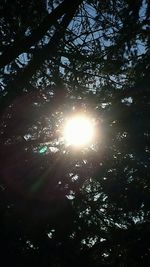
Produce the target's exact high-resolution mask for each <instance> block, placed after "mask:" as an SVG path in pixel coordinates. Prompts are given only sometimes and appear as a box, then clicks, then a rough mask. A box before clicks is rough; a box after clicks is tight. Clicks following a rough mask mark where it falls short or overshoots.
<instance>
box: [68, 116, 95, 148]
mask: <svg viewBox="0 0 150 267" xmlns="http://www.w3.org/2000/svg"><path fill="white" fill-rule="evenodd" d="M93 137H94V125H93V122H92V119H90V118H88V117H86V116H85V115H81V114H80V115H74V116H72V117H70V118H69V119H68V120H67V122H66V124H65V127H64V140H65V143H66V144H67V145H71V146H74V147H85V146H88V145H90V144H91V143H92V140H93Z"/></svg>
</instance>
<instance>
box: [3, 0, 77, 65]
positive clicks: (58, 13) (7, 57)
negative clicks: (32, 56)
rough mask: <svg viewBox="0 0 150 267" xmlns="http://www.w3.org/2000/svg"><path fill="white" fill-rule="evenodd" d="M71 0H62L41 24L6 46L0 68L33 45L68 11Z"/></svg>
mask: <svg viewBox="0 0 150 267" xmlns="http://www.w3.org/2000/svg"><path fill="white" fill-rule="evenodd" d="M71 2H72V1H69V0H64V1H63V2H62V3H61V4H60V5H59V6H58V7H57V8H56V9H55V10H54V11H53V12H51V13H50V14H49V15H47V16H46V17H45V19H44V20H43V21H42V22H41V24H40V25H39V26H38V27H37V28H36V29H35V30H33V32H32V34H30V35H29V36H23V37H22V39H20V40H18V41H16V42H14V44H13V45H12V46H10V47H9V48H7V49H6V50H5V51H4V52H3V54H2V55H1V56H0V68H3V67H5V66H6V65H7V64H9V63H10V62H11V61H13V60H15V58H16V57H17V56H19V55H20V54H21V53H23V52H26V51H28V49H29V48H30V47H31V46H33V45H35V43H37V42H38V41H39V40H40V39H41V38H42V37H43V36H44V35H45V34H46V32H47V31H48V29H49V28H50V27H51V26H52V25H54V24H55V23H56V22H57V20H58V19H59V18H60V17H62V15H63V14H65V13H66V12H69V9H70V7H71V6H72V5H73V3H71ZM74 2H76V1H74ZM77 2H79V1H77Z"/></svg>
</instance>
